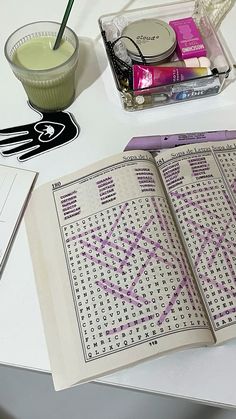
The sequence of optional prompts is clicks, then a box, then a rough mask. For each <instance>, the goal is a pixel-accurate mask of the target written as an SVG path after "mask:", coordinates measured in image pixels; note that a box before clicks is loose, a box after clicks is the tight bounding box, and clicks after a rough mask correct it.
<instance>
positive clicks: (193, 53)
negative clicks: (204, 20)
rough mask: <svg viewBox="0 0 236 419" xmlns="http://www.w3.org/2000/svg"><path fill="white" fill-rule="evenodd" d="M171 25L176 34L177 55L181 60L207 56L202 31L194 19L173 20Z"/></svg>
mask: <svg viewBox="0 0 236 419" xmlns="http://www.w3.org/2000/svg"><path fill="white" fill-rule="evenodd" d="M169 25H170V26H171V27H172V28H173V29H174V31H175V34H176V39H177V47H176V53H177V55H178V57H179V59H182V60H184V59H187V58H193V57H204V56H206V55H207V51H206V47H205V45H204V43H203V40H202V37H201V34H200V31H199V29H198V27H197V25H196V23H195V22H194V20H193V18H192V17H188V18H184V19H177V20H172V21H170V22H169Z"/></svg>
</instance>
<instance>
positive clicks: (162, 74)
mask: <svg viewBox="0 0 236 419" xmlns="http://www.w3.org/2000/svg"><path fill="white" fill-rule="evenodd" d="M209 74H211V72H210V70H209V69H208V68H207V67H189V68H184V67H159V66H158V67H155V66H145V65H139V64H135V65H133V89H134V90H139V89H145V88H150V87H157V86H161V85H164V84H171V83H178V82H181V81H185V80H190V79H195V78H198V77H202V76H207V75H209Z"/></svg>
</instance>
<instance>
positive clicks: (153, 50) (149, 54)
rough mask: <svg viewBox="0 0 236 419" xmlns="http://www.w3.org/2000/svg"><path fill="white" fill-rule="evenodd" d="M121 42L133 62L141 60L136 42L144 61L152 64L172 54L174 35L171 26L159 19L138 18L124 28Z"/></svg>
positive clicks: (174, 42) (174, 43)
mask: <svg viewBox="0 0 236 419" xmlns="http://www.w3.org/2000/svg"><path fill="white" fill-rule="evenodd" d="M127 37H128V38H131V39H132V40H133V41H134V43H133V42H132V41H130V39H128V38H127ZM122 42H123V43H124V45H125V46H126V48H127V52H128V54H129V56H130V57H131V59H132V61H133V62H138V63H142V62H143V58H142V56H140V53H139V51H138V49H137V47H136V46H135V44H136V45H137V46H138V47H139V49H140V51H141V53H142V55H143V57H144V59H145V61H146V63H147V64H153V63H158V62H162V61H164V60H166V59H168V58H169V57H171V56H172V54H173V53H174V51H175V48H176V35H175V31H174V30H173V29H172V28H171V26H170V25H168V23H166V22H164V21H162V20H160V19H154V18H153V19H140V20H136V21H134V22H132V23H130V24H128V25H127V26H126V27H125V28H124V30H123V31H122Z"/></svg>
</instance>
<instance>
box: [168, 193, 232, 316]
mask: <svg viewBox="0 0 236 419" xmlns="http://www.w3.org/2000/svg"><path fill="white" fill-rule="evenodd" d="M203 189H206V188H203ZM208 189H209V190H210V191H211V190H212V189H211V188H208ZM197 192H198V193H199V192H202V189H199V190H198V191H197ZM218 192H221V193H222V194H223V196H224V201H225V202H227V204H228V206H229V208H230V210H231V216H230V217H228V218H227V219H226V218H224V217H222V216H219V215H218V214H216V213H215V212H212V211H209V210H208V208H205V207H204V206H202V205H200V204H201V203H203V202H204V203H207V202H209V200H206V199H202V200H201V201H200V200H198V201H197V202H196V203H195V202H193V201H192V199H187V198H186V195H187V194H188V195H190V194H191V192H188V193H178V192H176V191H175V192H172V196H176V197H177V198H178V199H182V200H184V202H185V205H182V207H179V208H178V209H177V210H176V212H177V213H178V212H180V211H182V210H184V209H185V207H187V208H188V207H189V206H190V207H193V208H198V209H200V210H201V211H202V212H203V214H207V215H208V216H210V217H211V219H213V220H216V221H217V224H218V225H219V226H220V227H221V229H222V227H223V229H224V232H223V233H222V231H220V232H218V233H217V232H215V230H213V229H211V228H209V227H206V226H203V225H202V224H200V223H197V222H196V221H193V220H192V219H191V218H188V217H185V219H184V221H185V222H186V223H188V224H190V225H192V226H193V228H194V230H191V234H192V235H194V236H195V237H196V238H197V239H198V240H199V241H200V243H201V245H200V249H199V251H198V253H197V255H196V258H195V261H194V265H195V267H196V268H197V267H198V266H199V265H200V266H201V259H202V257H203V254H204V251H205V249H206V247H207V246H212V245H213V246H214V250H213V251H212V252H211V255H210V257H209V259H208V261H206V262H205V263H206V266H207V268H208V269H211V268H212V265H213V263H214V260H215V259H216V255H217V253H218V252H219V251H220V252H221V256H222V257H223V258H224V261H225V266H226V267H227V268H228V273H229V274H230V278H232V279H233V280H234V282H236V273H235V270H234V268H233V264H232V261H231V259H230V257H229V256H230V255H231V256H233V257H235V256H236V253H235V251H234V249H236V243H235V242H233V241H232V240H229V239H228V238H227V237H226V235H227V233H228V232H229V230H230V228H231V227H232V224H233V223H235V219H236V212H235V208H234V206H233V204H232V202H231V199H230V197H229V196H228V194H227V193H226V191H225V190H222V188H220V190H219V191H218ZM214 224H215V222H214ZM199 278H201V279H202V280H203V281H204V282H207V283H211V284H212V285H214V287H216V288H218V289H220V290H221V291H224V292H227V294H228V295H231V296H232V297H234V298H235V296H236V293H235V292H233V291H232V290H229V289H228V288H227V287H225V286H224V285H223V283H222V282H221V283H219V282H218V281H216V280H211V279H210V278H208V277H207V276H206V275H203V274H199ZM227 313H228V311H227V310H224V311H222V312H221V314H219V318H221V317H223V316H227ZM217 316H218V315H215V316H213V319H214V320H215V319H217V318H218V317H217Z"/></svg>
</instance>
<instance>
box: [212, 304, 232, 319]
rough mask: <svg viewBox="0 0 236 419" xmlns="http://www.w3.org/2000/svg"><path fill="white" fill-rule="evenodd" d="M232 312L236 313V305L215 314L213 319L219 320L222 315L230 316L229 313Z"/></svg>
mask: <svg viewBox="0 0 236 419" xmlns="http://www.w3.org/2000/svg"><path fill="white" fill-rule="evenodd" d="M231 313H236V307H231V308H228V309H226V310H224V311H221V313H217V314H215V315H214V316H213V319H214V320H217V319H220V318H222V317H225V316H229V314H231Z"/></svg>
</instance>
